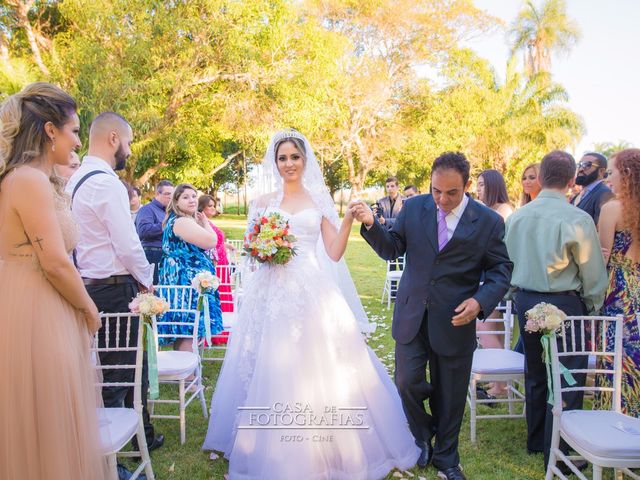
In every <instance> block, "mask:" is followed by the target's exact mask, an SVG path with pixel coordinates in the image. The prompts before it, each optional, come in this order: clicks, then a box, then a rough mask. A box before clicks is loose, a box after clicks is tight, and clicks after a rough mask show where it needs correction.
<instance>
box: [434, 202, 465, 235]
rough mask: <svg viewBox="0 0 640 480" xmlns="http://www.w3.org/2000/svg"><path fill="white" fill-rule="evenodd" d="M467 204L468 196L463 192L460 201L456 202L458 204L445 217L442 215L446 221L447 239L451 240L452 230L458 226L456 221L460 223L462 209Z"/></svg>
mask: <svg viewBox="0 0 640 480" xmlns="http://www.w3.org/2000/svg"><path fill="white" fill-rule="evenodd" d="M468 204H469V197H467V194H466V193H465V194H464V195H463V196H462V201H461V202H460V203H459V204H458V206H457V207H456V208H454V209H453V210H451V211H450V212H449V214H448V215H447V216H446V217H444V219H445V221H446V222H447V240H451V237H453V232H455V231H456V227H457V226H458V223H460V219H461V218H462V214H463V213H464V210H465V208H467V205H468ZM439 211H440V207H438V212H439Z"/></svg>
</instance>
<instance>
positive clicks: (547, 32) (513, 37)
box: [508, 0, 580, 76]
mask: <svg viewBox="0 0 640 480" xmlns="http://www.w3.org/2000/svg"><path fill="white" fill-rule="evenodd" d="M508 35H509V37H510V43H511V45H512V47H511V51H512V54H513V53H516V52H518V51H524V61H525V71H526V72H527V74H528V75H530V76H534V75H538V74H540V73H549V71H550V70H551V53H568V52H569V50H570V49H571V47H572V46H573V45H574V44H575V43H576V42H577V41H578V40H579V38H580V30H579V28H578V26H577V25H576V23H575V22H574V21H573V20H572V19H570V18H569V17H568V16H567V5H566V2H565V0H546V1H545V2H544V3H543V4H542V5H541V7H540V8H539V9H538V8H536V6H535V5H534V3H533V1H532V0H527V2H526V3H525V5H524V8H523V9H522V10H521V11H520V13H519V14H518V16H517V17H516V19H515V20H514V22H513V23H512V24H511V28H510V29H509V32H508Z"/></svg>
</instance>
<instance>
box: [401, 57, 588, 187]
mask: <svg viewBox="0 0 640 480" xmlns="http://www.w3.org/2000/svg"><path fill="white" fill-rule="evenodd" d="M515 63H516V62H515V61H513V60H512V61H511V62H510V63H509V65H508V68H507V75H506V80H505V82H504V83H500V82H499V80H498V79H497V76H496V75H495V72H494V70H493V68H492V67H491V66H490V65H489V64H488V62H486V60H483V59H481V58H478V57H477V56H476V55H475V54H474V53H473V52H472V51H470V50H456V51H451V52H450V55H449V60H448V63H447V65H445V66H444V68H443V73H444V74H445V78H447V81H446V82H445V86H444V87H443V88H439V89H435V88H433V87H432V86H431V85H430V84H429V82H428V81H426V80H425V81H423V82H422V87H421V90H420V91H419V92H417V93H416V94H415V95H414V96H412V97H411V98H410V99H409V101H408V102H407V107H406V108H405V109H404V110H403V116H404V122H405V123H406V124H407V125H414V126H415V128H414V129H413V131H412V132H411V134H410V135H408V136H407V138H406V143H405V144H404V145H403V146H402V148H401V149H400V150H399V151H398V152H397V158H398V163H399V165H401V167H400V168H399V170H398V173H399V176H400V178H401V179H402V181H405V182H412V183H416V184H418V185H420V186H421V187H422V188H423V189H424V188H425V187H426V184H427V183H428V176H429V174H430V168H431V162H432V161H433V159H434V158H435V157H436V156H437V155H439V154H440V153H442V152H443V151H447V150H460V151H462V152H464V153H465V154H466V155H467V156H468V157H469V159H470V161H471V163H472V170H473V172H472V173H473V175H474V176H475V175H477V174H478V173H480V171H482V170H484V169H486V168H495V169H497V170H500V171H502V172H503V173H504V174H505V179H506V180H507V185H508V187H509V191H510V194H511V196H512V198H515V197H516V196H517V192H518V191H519V181H518V179H519V176H520V175H521V173H522V171H521V170H522V168H523V167H524V164H526V163H531V162H535V161H539V160H540V158H542V156H543V155H544V154H545V153H547V152H548V151H550V150H552V149H555V148H566V147H568V146H570V145H572V144H575V143H576V142H577V141H578V140H579V138H580V136H581V135H582V131H583V127H582V123H581V120H580V118H579V117H578V116H577V115H576V114H575V113H573V112H572V111H571V110H570V109H569V108H568V107H567V105H566V100H567V96H566V92H565V91H564V89H562V87H561V86H559V85H557V84H552V83H548V82H547V81H540V79H539V78H538V77H534V78H529V77H527V76H525V75H523V74H522V73H520V72H518V71H517V69H516V68H515Z"/></svg>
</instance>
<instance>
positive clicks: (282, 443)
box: [203, 204, 420, 480]
mask: <svg viewBox="0 0 640 480" xmlns="http://www.w3.org/2000/svg"><path fill="white" fill-rule="evenodd" d="M269 209H271V210H275V211H277V212H279V213H281V214H282V215H283V216H285V217H287V218H289V222H290V229H291V233H293V234H294V235H295V236H296V237H297V242H296V247H297V251H298V254H297V255H296V256H295V257H294V258H293V259H292V260H291V261H290V262H289V263H288V264H286V265H280V266H269V265H262V266H261V267H260V268H259V269H258V270H257V271H256V272H255V273H254V274H253V275H252V276H251V279H250V280H249V282H248V284H246V285H245V296H244V297H243V301H242V305H241V307H240V310H239V317H238V322H237V324H236V326H235V327H234V330H233V333H232V335H231V337H230V341H229V344H228V350H227V352H226V356H225V359H224V364H223V366H222V370H221V372H220V376H219V378H218V383H217V385H216V389H215V392H214V395H213V399H212V402H211V409H212V411H211V418H210V421H209V429H208V432H207V436H206V439H205V442H204V445H203V449H205V450H216V451H220V452H223V453H224V456H225V457H226V458H227V459H228V460H229V478H230V480H240V479H242V480H245V479H261V480H264V479H273V480H288V479H292V480H293V479H296V480H298V479H305V480H311V479H318V480H319V479H327V480H328V479H332V480H337V479H344V480H347V479H348V480H357V479H381V478H384V477H385V476H386V475H387V474H388V473H389V472H390V471H391V470H392V469H393V468H399V469H408V468H411V467H413V466H414V465H415V463H416V460H417V458H418V456H419V454H420V451H419V449H418V447H417V446H416V445H415V442H414V438H413V436H412V435H411V433H410V432H409V429H408V427H407V424H406V417H405V415H404V412H403V410H402V406H401V402H400V398H399V396H398V393H397V391H396V387H395V385H394V384H393V382H392V381H391V379H390V378H389V376H388V374H387V372H386V371H385V369H384V367H383V365H382V363H381V362H380V361H379V360H378V358H377V357H376V356H375V354H374V353H373V351H372V350H371V349H370V348H369V347H368V346H367V344H366V343H365V341H364V339H363V337H362V335H361V333H360V330H359V328H358V324H357V322H356V320H355V318H354V316H353V314H352V312H351V310H350V308H349V306H348V304H347V302H346V301H345V299H344V297H343V295H342V294H341V292H340V290H339V289H338V287H337V286H336V284H335V282H334V281H333V280H332V279H331V278H330V277H329V276H327V275H326V274H325V273H324V272H323V271H322V269H321V268H320V267H319V262H318V258H317V257H316V245H317V243H318V239H319V236H320V224H321V221H322V213H321V212H320V210H319V209H316V208H308V209H305V210H302V211H300V212H298V213H296V214H293V215H291V214H288V213H287V212H285V211H283V210H280V209H279V208H277V207H276V206H275V205H273V204H272V205H271V206H270V207H269Z"/></svg>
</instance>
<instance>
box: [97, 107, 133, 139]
mask: <svg viewBox="0 0 640 480" xmlns="http://www.w3.org/2000/svg"><path fill="white" fill-rule="evenodd" d="M130 128H131V127H130V126H129V122H127V121H126V120H125V119H124V117H123V116H122V115H118V114H117V113H115V112H104V113H101V114H100V115H98V116H97V117H96V118H94V119H93V122H91V127H90V128H89V138H95V139H96V140H97V139H98V138H99V137H104V136H107V135H108V134H109V133H110V132H112V131H115V132H116V133H119V134H120V133H124V132H126V131H127V130H128V129H130Z"/></svg>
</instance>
